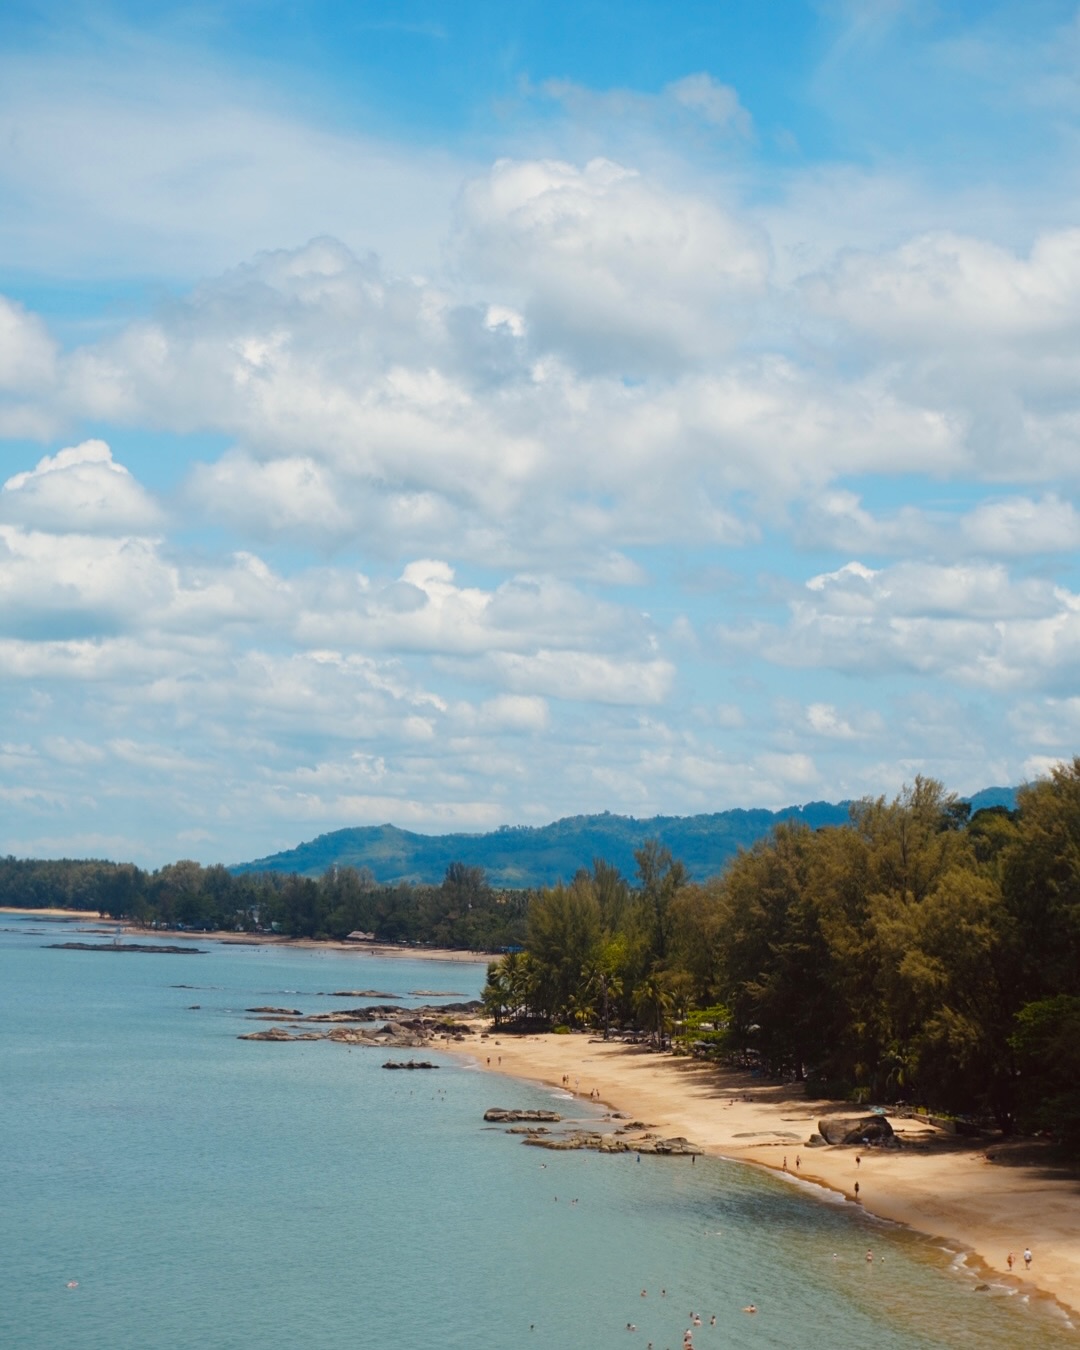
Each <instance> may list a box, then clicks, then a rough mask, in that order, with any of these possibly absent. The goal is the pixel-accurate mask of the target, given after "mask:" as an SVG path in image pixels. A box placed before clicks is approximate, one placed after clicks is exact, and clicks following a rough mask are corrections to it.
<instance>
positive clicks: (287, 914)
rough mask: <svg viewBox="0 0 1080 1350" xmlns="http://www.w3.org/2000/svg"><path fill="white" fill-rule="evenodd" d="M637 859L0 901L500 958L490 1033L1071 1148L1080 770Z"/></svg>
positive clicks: (123, 877)
mask: <svg viewBox="0 0 1080 1350" xmlns="http://www.w3.org/2000/svg"><path fill="white" fill-rule="evenodd" d="M635 860H636V876H635V877H634V879H633V881H630V880H628V879H627V878H626V877H624V876H623V875H622V874H621V873H620V871H619V870H618V869H617V868H615V867H613V866H611V865H610V864H609V863H607V862H604V861H603V860H596V861H594V863H593V866H592V868H591V870H583V871H580V872H579V873H578V874H577V875H576V876H575V877H574V878H573V879H572V880H571V881H570V882H569V883H568V884H559V885H556V886H553V887H547V888H544V889H540V890H536V891H515V890H497V889H494V888H493V887H491V886H490V885H489V884H488V882H487V879H486V876H485V873H484V872H483V870H482V869H481V868H479V867H469V866H465V865H464V864H461V863H453V864H451V865H450V866H449V867H448V868H447V870H446V874H445V876H444V879H443V881H442V883H441V884H440V885H437V886H436V885H409V884H404V883H402V884H399V885H393V886H386V885H379V884H377V883H376V882H375V880H374V878H373V877H372V876H371V874H370V873H368V872H366V871H365V870H363V869H361V870H356V869H353V868H344V867H342V868H331V869H329V870H328V871H327V872H326V873H324V874H323V875H322V876H321V877H319V878H317V879H314V878H311V877H305V876H300V875H283V874H280V873H244V874H240V875H234V874H233V873H231V872H229V871H228V870H227V869H226V868H225V867H222V866H212V867H202V866H200V865H199V864H198V863H195V862H190V861H182V862H177V863H173V864H171V865H169V866H167V867H163V868H161V869H159V870H157V871H153V872H147V871H143V870H142V869H140V868H138V867H135V866H134V865H131V864H119V863H110V862H98V861H73V860H61V861H43V860H20V859H16V858H10V857H9V858H7V859H2V860H0V902H2V903H4V904H8V905H15V906H20V907H25V908H33V907H51V906H58V907H62V908H67V909H74V910H84V911H89V912H100V913H102V914H104V915H106V916H110V917H113V918H117V919H125V920H129V921H132V922H135V923H140V924H146V925H154V926H162V927H182V928H187V929H193V930H197V931H208V930H213V929H234V930H235V929H239V930H242V931H267V930H273V931H277V932H280V933H282V934H285V935H288V936H292V937H309V938H315V939H319V938H337V939H340V938H344V937H346V936H347V935H348V934H349V933H350V932H353V931H354V930H361V931H363V932H369V933H373V934H374V936H375V938H376V939H377V940H380V941H386V942H399V943H416V944H419V945H430V946H445V947H455V948H459V949H468V950H474V951H488V952H504V953H505V955H503V956H502V958H501V959H500V960H498V961H496V962H493V963H492V964H491V966H490V967H489V970H488V980H487V985H486V987H485V990H484V1000H485V1003H486V1005H487V1008H488V1010H489V1012H490V1013H491V1015H492V1016H493V1017H494V1019H495V1020H496V1022H497V1023H498V1024H499V1025H500V1026H503V1027H507V1028H510V1027H515V1026H518V1027H528V1026H553V1025H554V1026H560V1025H565V1026H568V1027H569V1026H579V1027H585V1026H595V1027H597V1028H602V1029H603V1030H604V1031H605V1032H606V1031H607V1030H608V1029H609V1028H611V1027H622V1028H635V1029H638V1030H640V1031H642V1032H644V1033H647V1034H649V1035H650V1036H652V1037H653V1038H654V1039H655V1040H656V1041H657V1042H661V1043H662V1042H665V1041H666V1040H669V1039H671V1038H674V1040H675V1042H676V1044H677V1045H679V1046H680V1047H682V1048H685V1049H690V1050H693V1051H694V1052H695V1053H705V1054H713V1055H724V1056H732V1055H734V1056H738V1057H739V1058H740V1059H742V1060H743V1061H744V1062H751V1063H754V1064H757V1065H760V1066H761V1068H762V1069H763V1070H764V1071H766V1072H768V1073H770V1074H773V1075H781V1076H790V1077H793V1078H795V1079H803V1080H805V1081H806V1082H807V1084H808V1087H809V1089H810V1090H812V1091H816V1092H819V1093H823V1094H828V1095H844V1096H849V1097H851V1098H852V1099H854V1100H857V1101H858V1100H862V1101H868V1100H876V1101H890V1102H895V1101H899V1100H907V1101H911V1102H918V1103H925V1104H929V1105H932V1106H934V1107H936V1108H937V1109H941V1110H946V1111H954V1112H963V1113H971V1114H975V1115H980V1116H984V1117H987V1118H992V1119H993V1120H995V1121H996V1122H997V1123H998V1124H999V1125H1000V1126H1002V1127H1003V1128H1004V1129H1006V1130H1011V1129H1015V1128H1022V1129H1026V1130H1034V1129H1049V1130H1052V1131H1053V1132H1054V1133H1055V1134H1057V1135H1058V1136H1059V1137H1061V1138H1063V1139H1064V1140H1066V1141H1067V1142H1068V1143H1069V1144H1070V1145H1071V1146H1072V1147H1074V1148H1080V759H1075V760H1073V762H1072V763H1071V764H1069V765H1063V766H1061V767H1059V768H1057V769H1055V770H1054V771H1053V772H1052V773H1051V774H1050V776H1049V777H1047V778H1046V779H1043V780H1040V781H1038V782H1036V783H1034V784H1032V785H1030V786H1028V787H1025V788H1023V789H1022V790H1021V791H1020V793H1019V796H1018V802H1017V809H1016V810H1015V811H1009V810H1007V809H1005V808H1003V807H992V808H990V809H987V810H982V811H977V812H976V813H975V814H974V815H971V814H970V811H969V808H968V806H967V805H966V804H965V803H963V802H960V801H958V800H957V798H956V797H955V796H953V795H951V794H949V793H947V792H946V791H945V790H944V788H943V787H942V786H941V784H940V783H937V782H935V781H933V780H931V779H924V778H917V779H916V780H915V783H914V785H913V786H912V787H910V788H906V789H905V790H904V791H903V792H901V793H900V794H899V795H898V796H897V797H896V798H895V799H894V800H892V801H886V800H885V799H884V798H877V799H868V800H865V801H862V802H859V803H857V804H855V805H854V806H853V807H852V809H851V816H850V819H849V821H848V823H847V824H844V825H839V826H827V827H822V828H819V829H811V828H809V827H808V826H807V825H805V824H803V823H798V822H789V823H783V824H780V825H778V826H777V827H776V828H775V829H774V830H773V831H772V833H771V834H770V835H769V836H768V837H767V838H764V839H762V840H760V841H759V842H758V843H756V844H754V845H753V846H752V847H750V848H748V849H744V850H742V851H741V852H740V853H739V854H738V855H737V856H736V857H735V858H734V859H733V860H732V861H731V862H730V863H729V864H728V866H727V867H726V869H725V870H724V871H723V872H722V873H721V874H720V875H718V876H715V877H712V878H710V879H707V880H704V881H694V880H692V879H691V877H690V876H689V874H688V872H687V869H686V868H685V866H684V865H683V864H682V863H681V862H680V861H679V860H677V859H676V858H674V857H673V856H672V854H671V852H670V851H669V850H668V849H666V848H664V847H662V846H661V845H660V844H658V843H656V842H655V841H653V842H647V843H646V844H645V845H644V846H643V847H641V848H640V849H638V850H637V852H636V854H635Z"/></svg>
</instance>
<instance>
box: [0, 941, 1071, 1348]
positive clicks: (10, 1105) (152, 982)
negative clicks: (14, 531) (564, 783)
mask: <svg viewBox="0 0 1080 1350" xmlns="http://www.w3.org/2000/svg"><path fill="white" fill-rule="evenodd" d="M0 928H3V929H5V930H8V931H0V1085H2V1089H0V1090H2V1096H0V1130H2V1134H0V1139H2V1141H3V1158H4V1185H3V1187H2V1191H0V1244H2V1250H3V1253H4V1259H3V1261H2V1262H0V1345H3V1346H13V1347H20V1348H21V1347H26V1348H27V1350H37V1348H38V1347H41V1348H42V1350H46V1348H48V1350H52V1348H53V1347H58V1346H69V1347H75V1348H76V1350H117V1347H154V1348H155V1350H187V1348H188V1347H192V1346H200V1347H213V1348H215V1350H217V1348H218V1347H220V1350H232V1347H236V1348H237V1350H247V1348H248V1347H259V1350H278V1347H280V1348H281V1350H296V1347H304V1346H318V1347H321V1346H338V1345H345V1346H356V1347H363V1348H366V1347H372V1348H373V1350H374V1347H389V1346H398V1345H407V1346H418V1347H470V1350H472V1348H474V1347H487V1346H512V1347H516V1346H519V1345H525V1346H528V1347H535V1350H578V1347H581V1348H582V1350H584V1348H585V1347H596V1348H598V1350H607V1348H608V1347H615V1346H619V1347H626V1346H628V1345H634V1344H637V1345H639V1346H641V1347H642V1350H644V1347H645V1345H646V1344H647V1342H648V1341H649V1340H651V1341H652V1342H653V1345H654V1347H655V1350H663V1348H664V1347H672V1350H674V1347H676V1346H678V1345H680V1344H681V1340H682V1333H683V1330H684V1329H685V1328H686V1326H687V1325H689V1323H688V1313H689V1311H690V1310H691V1309H693V1310H695V1311H697V1312H700V1313H701V1314H703V1316H704V1321H705V1325H703V1326H702V1327H700V1328H699V1329H697V1330H696V1333H695V1336H694V1341H695V1344H696V1345H697V1346H698V1347H703V1346H704V1347H707V1346H711V1345H715V1346H720V1345H723V1346H725V1347H730V1346H775V1347H802V1346H806V1347H818V1346H828V1347H830V1350H845V1348H846V1347H856V1346H859V1347H862V1346H864V1345H866V1344H874V1345H875V1346H876V1347H879V1350H892V1348H893V1347H895V1348H896V1350H900V1347H905V1350H910V1348H911V1347H930V1346H950V1347H957V1346H974V1347H983V1346H989V1347H1003V1348H1009V1347H1017V1350H1019V1347H1024V1350H1030V1347H1032V1346H1040V1347H1041V1346H1046V1347H1055V1346H1058V1345H1076V1344H1077V1337H1076V1335H1075V1334H1074V1333H1072V1332H1071V1331H1070V1330H1069V1329H1068V1327H1067V1326H1066V1325H1065V1324H1064V1322H1063V1320H1062V1319H1061V1317H1060V1316H1059V1315H1058V1313H1057V1312H1056V1311H1055V1310H1054V1309H1053V1308H1052V1307H1050V1306H1048V1305H1045V1304H1028V1303H1026V1302H1025V1301H1024V1300H1022V1298H1020V1297H1016V1296H1009V1295H1007V1294H1006V1293H1005V1292H1004V1291H1000V1290H999V1291H997V1292H994V1291H991V1292H981V1293H980V1292H976V1291H975V1284H976V1279H975V1277H974V1276H973V1275H971V1274H969V1273H967V1272H966V1270H965V1269H964V1268H963V1266H962V1263H960V1264H959V1265H958V1263H957V1262H956V1261H955V1259H954V1258H955V1253H952V1252H948V1251H944V1250H942V1249H941V1248H940V1247H939V1246H937V1245H935V1244H934V1243H933V1242H931V1241H929V1240H927V1239H923V1238H920V1237H917V1236H915V1235H912V1234H910V1233H908V1232H906V1231H905V1230H903V1229H898V1228H896V1227H894V1226H891V1225H887V1224H883V1223H880V1222H878V1221H875V1220H874V1219H873V1218H872V1217H870V1216H868V1215H866V1214H865V1213H863V1212H861V1211H860V1210H858V1209H856V1208H855V1207H854V1206H852V1205H847V1204H844V1203H837V1202H835V1201H834V1200H831V1199H830V1198H828V1197H826V1196H824V1195H823V1193H821V1192H819V1191H817V1190H815V1189H814V1188H812V1187H807V1186H803V1185H799V1184H797V1183H794V1182H792V1181H787V1180H784V1179H783V1178H778V1177H774V1176H771V1175H768V1174H765V1173H761V1172H759V1171H757V1170H755V1169H752V1168H748V1167H740V1166H738V1165H737V1164H729V1163H724V1162H721V1161H717V1160H705V1159H699V1160H698V1162H697V1164H696V1165H694V1166H691V1165H690V1164H689V1162H688V1161H687V1160H684V1159H649V1158H646V1159H644V1160H643V1161H642V1162H640V1163H639V1162H637V1161H636V1158H635V1156H634V1155H623V1156H599V1155H596V1154H591V1153H545V1152H541V1151H539V1150H535V1149H529V1148H525V1147H523V1146H522V1145H521V1143H520V1142H519V1140H518V1139H517V1138H516V1137H514V1136H510V1135H507V1134H505V1133H503V1131H502V1130H501V1129H498V1128H490V1127H485V1126H484V1125H483V1122H482V1120H481V1116H482V1114H483V1111H484V1109H485V1108H486V1107H488V1106H491V1105H506V1106H550V1105H551V1103H552V1098H553V1097H557V1096H559V1095H560V1094H557V1093H554V1092H553V1091H552V1090H550V1089H547V1088H542V1087H539V1086H532V1085H528V1084H520V1085H515V1084H513V1083H511V1082H509V1081H508V1080H497V1079H493V1078H492V1077H490V1076H488V1075H485V1074H481V1073H479V1072H478V1071H476V1070H475V1069H472V1068H470V1067H469V1065H468V1064H467V1063H463V1062H462V1061H461V1060H458V1059H455V1058H452V1057H448V1056H445V1055H438V1054H435V1055H431V1056H429V1057H431V1058H433V1059H437V1060H438V1062H439V1063H440V1065H441V1066H442V1067H441V1068H440V1069H439V1071H438V1072H437V1073H426V1074H401V1073H397V1074H395V1073H385V1072H383V1071H382V1070H381V1068H380V1067H379V1066H380V1064H381V1062H382V1059H383V1058H384V1055H383V1054H380V1053H379V1051H377V1050H365V1049H362V1048H358V1049H350V1048H348V1047H345V1046H342V1045H335V1044H327V1043H301V1044H292V1045H277V1044H266V1043H258V1042H254V1043H253V1042H243V1041H239V1040H237V1039H236V1037H237V1035H238V1034H239V1033H241V1032H243V1031H247V1030H250V1029H252V1025H253V1024H252V1023H250V1022H249V1021H248V1020H247V1019H246V1018H245V1016H244V1012H243V1010H244V1009H245V1008H247V1007H250V1006H253V1005H256V1004H262V1003H269V1004H279V1003H280V1004H284V1005H285V1006H290V1007H297V1008H301V1009H303V1010H304V1011H305V1012H307V1011H324V1010H326V1009H329V1008H332V1007H333V1006H335V1002H337V1003H338V1004H339V1005H348V1004H349V1003H355V1002H356V1001H357V1000H355V999H352V1000H339V1001H335V1000H334V999H331V998H327V997H323V996H320V995H325V994H328V993H329V992H330V991H332V990H336V989H362V988H369V989H377V990H382V991H386V992H393V993H396V994H398V995H403V996H404V995H407V994H408V992H409V991H410V990H420V989H428V990H447V991H454V992H455V993H456V994H460V995H463V996H465V997H474V996H475V995H476V994H477V992H478V990H479V987H480V985H481V983H482V981H483V976H484V969H483V966H479V965H464V964H448V963H436V962H431V961H427V962H425V961H421V960H417V961H413V960H403V959H394V958H389V959H387V958H377V957H373V956H371V955H367V954H352V953H331V952H319V951H295V950H282V949H280V948H254V947H234V946H227V945H224V944H216V943H203V944H200V945H203V946H205V947H206V948H207V954H206V955H200V956H196V955H185V956H169V955H125V954H116V955H111V954H96V953H85V952H66V951H50V950H44V949H43V945H42V944H44V943H47V942H50V941H56V940H63V939H65V938H67V937H70V936H73V933H72V931H71V925H63V926H58V925H57V926H54V925H51V924H50V925H46V924H43V923H42V921H41V920H40V919H35V920H32V921H31V920H26V919H22V918H15V919H10V918H9V916H3V919H2V921H0ZM30 929H34V930H37V932H36V933H33V932H30V931H28V930H30ZM43 930H44V933H45V935H44V936H42V935H40V934H41V933H42V931H43ZM178 985H187V986H195V987H193V988H192V987H189V988H178V987H176V986H178ZM402 1001H404V1002H425V1001H432V1000H430V999H428V998H403V1000H402ZM196 1003H197V1004H199V1005H200V1007H199V1008H198V1009H192V1008H191V1007H190V1006H189V1005H192V1004H196ZM425 1053H426V1052H425ZM559 1109H561V1110H563V1111H564V1112H565V1113H567V1114H580V1115H582V1116H587V1115H588V1114H589V1110H588V1108H587V1107H585V1106H584V1105H583V1104H580V1103H578V1104H575V1103H573V1102H572V1101H567V1100H565V1098H564V1101H563V1104H562V1105H561V1106H560V1108H559ZM556 1197H558V1198H557V1199H556ZM575 1200H576V1202H577V1203H572V1202H573V1201H575ZM868 1247H869V1248H872V1249H873V1252H874V1255H875V1260H874V1262H872V1263H868V1262H867V1261H866V1259H865V1254H866V1251H867V1248H868ZM882 1258H884V1259H882ZM68 1280H78V1282H79V1284H78V1288H77V1289H75V1290H68V1289H67V1288H66V1287H65V1286H66V1282H67V1281H68ZM665 1287H666V1290H667V1296H666V1297H663V1298H662V1297H661V1296H660V1291H661V1288H665ZM643 1288H644V1289H646V1290H647V1291H648V1292H647V1296H646V1297H645V1298H642V1297H641V1290H642V1289H643ZM750 1301H753V1302H755V1303H756V1304H757V1305H758V1308H759V1309H760V1311H759V1313H758V1314H757V1315H756V1316H755V1317H749V1316H747V1315H745V1314H744V1313H742V1311H741V1309H742V1307H743V1306H744V1305H745V1304H746V1303H748V1302H750ZM713 1313H715V1314H716V1317H717V1325H716V1327H715V1328H712V1327H710V1326H709V1325H708V1317H709V1315H710V1314H713ZM627 1322H632V1323H634V1324H635V1325H636V1327H637V1332H636V1334H630V1333H628V1332H627V1330H626V1324H627ZM530 1328H534V1329H530Z"/></svg>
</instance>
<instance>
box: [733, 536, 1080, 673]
mask: <svg viewBox="0 0 1080 1350" xmlns="http://www.w3.org/2000/svg"><path fill="white" fill-rule="evenodd" d="M790 616H791V617H790V621H789V623H788V624H787V625H786V626H785V627H783V628H775V627H773V626H770V625H766V624H763V625H758V626H757V627H754V628H750V629H744V630H741V631H731V632H727V633H725V638H726V639H727V640H729V641H732V642H736V643H740V642H741V643H742V644H744V645H748V646H750V647H752V648H754V649H756V650H758V651H759V652H760V653H761V654H762V655H764V656H765V657H766V658H767V659H768V660H770V661H772V662H775V663H777V664H778V665H785V666H820V667H825V668H830V669H834V670H842V671H846V672H848V673H852V674H855V673H858V674H863V675H884V674H892V673H897V672H906V673H914V674H920V675H931V676H935V677H939V678H942V677H943V678H947V679H949V680H954V681H956V682H957V683H959V684H961V685H969V686H974V687H983V688H987V689H992V690H1007V689H1013V688H1022V687H1024V686H1029V687H1032V686H1033V687H1043V688H1046V689H1048V690H1050V689H1054V688H1056V687H1057V686H1058V685H1059V684H1060V682H1061V681H1062V680H1067V679H1068V678H1070V676H1069V671H1070V669H1071V667H1072V666H1073V665H1074V663H1075V661H1076V659H1077V656H1078V654H1080V596H1077V595H1075V594H1074V593H1072V592H1071V591H1069V590H1067V589H1066V588H1064V587H1062V586H1059V585H1055V584H1053V583H1052V582H1048V581H1045V580H1042V579H1039V578H1020V579H1014V578H1012V577H1011V576H1010V575H1009V573H1008V572H1007V570H1006V569H1005V567H1004V566H1003V565H1001V564H990V563H980V564H968V565H953V566H940V565H933V564H926V563H916V562H903V563H898V564H896V565H895V566H892V567H888V568H883V569H872V568H868V567H865V566H864V565H863V564H861V563H858V562H852V563H848V564H846V565H845V566H844V567H842V568H839V569H838V570H836V571H834V572H830V573H824V574H821V575H819V576H816V577H812V578H810V580H809V581H807V583H806V586H805V588H804V590H803V592H802V594H801V595H797V596H794V597H793V598H792V599H791V601H790Z"/></svg>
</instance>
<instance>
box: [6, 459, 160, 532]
mask: <svg viewBox="0 0 1080 1350" xmlns="http://www.w3.org/2000/svg"><path fill="white" fill-rule="evenodd" d="M0 519H3V520H7V521H12V522H18V523H19V524H21V525H27V526H31V527H37V528H40V529H45V530H55V531H64V530H75V531H80V532H82V533H86V534H90V533H123V532H135V533H138V532H143V533H145V532H147V531H150V530H153V529H155V528H157V527H159V526H160V525H161V524H162V519H163V517H162V513H161V511H160V509H159V508H158V507H157V505H156V504H155V502H154V501H153V499H152V498H151V496H150V495H149V493H148V492H146V490H145V489H144V488H143V487H141V486H140V484H139V483H137V482H136V480H135V479H134V478H133V477H132V476H131V474H130V473H129V472H128V470H127V469H126V468H125V467H124V466H123V465H122V464H118V463H117V462H116V461H115V460H114V459H113V457H112V451H111V450H110V449H109V447H108V446H107V445H106V444H105V442H104V441H99V440H91V441H83V442H82V443H81V444H79V445H75V446H70V447H68V448H67V449H64V450H60V451H58V452H57V453H56V454H55V455H45V456H44V457H43V458H42V459H40V460H39V461H38V463H37V466H36V467H35V468H34V469H30V470H27V471H26V472H24V473H17V474H13V475H12V477H10V478H9V479H8V480H7V482H6V483H5V484H4V486H3V489H2V490H0Z"/></svg>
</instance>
